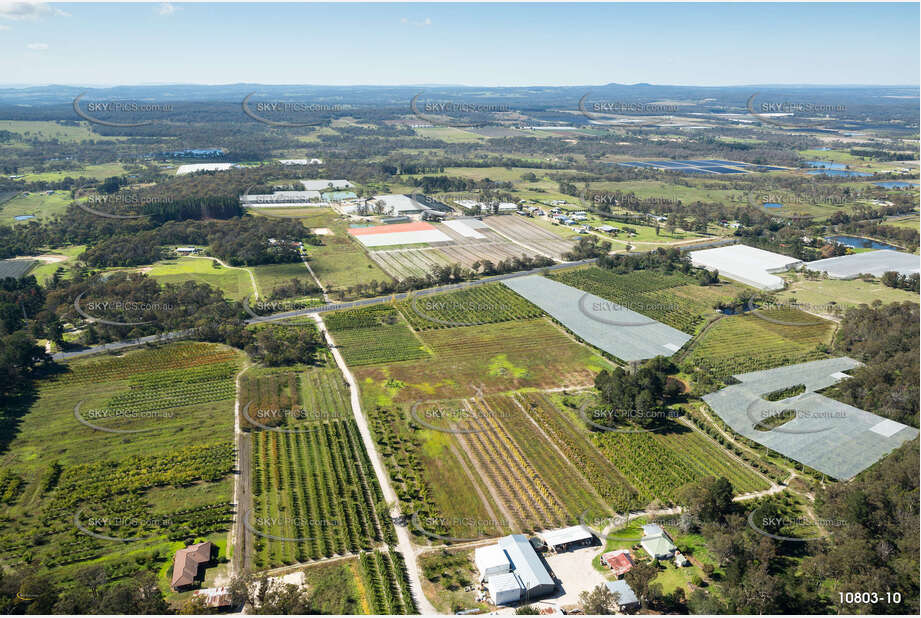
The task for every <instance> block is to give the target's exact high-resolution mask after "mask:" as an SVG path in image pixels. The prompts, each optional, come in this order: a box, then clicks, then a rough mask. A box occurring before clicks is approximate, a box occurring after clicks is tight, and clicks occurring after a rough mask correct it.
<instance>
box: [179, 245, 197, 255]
mask: <svg viewBox="0 0 921 618" xmlns="http://www.w3.org/2000/svg"><path fill="white" fill-rule="evenodd" d="M175 251H176V253H178V254H179V255H194V254H196V253H198V247H176V249H175Z"/></svg>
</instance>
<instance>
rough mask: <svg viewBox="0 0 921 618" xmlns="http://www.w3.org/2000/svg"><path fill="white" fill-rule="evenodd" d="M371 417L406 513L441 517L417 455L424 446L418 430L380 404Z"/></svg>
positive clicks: (441, 530) (443, 531)
mask: <svg viewBox="0 0 921 618" xmlns="http://www.w3.org/2000/svg"><path fill="white" fill-rule="evenodd" d="M369 420H370V425H371V430H372V432H373V434H374V439H375V442H377V445H378V452H379V453H380V455H381V457H382V459H383V460H384V465H385V466H386V467H387V471H388V473H389V475H390V479H391V482H392V483H393V489H394V491H395V492H396V494H397V498H399V500H400V508H401V510H402V511H403V513H404V514H405V515H406V516H407V517H412V516H414V515H415V516H417V517H419V518H421V519H423V520H427V521H438V518H439V516H440V515H441V513H439V511H438V507H437V506H436V504H435V500H434V499H433V498H432V491H431V488H430V487H429V485H428V482H427V480H426V469H425V466H424V465H423V463H422V460H421V459H420V458H419V456H418V455H417V453H418V451H419V449H420V448H421V446H422V441H421V440H420V439H419V438H418V433H417V432H415V431H404V430H403V429H404V419H403V417H402V415H401V414H400V413H399V412H398V411H396V410H394V409H393V408H389V407H382V406H376V407H375V408H374V409H373V410H371V411H370V414H369ZM410 429H411V430H412V429H416V430H418V429H421V426H418V425H413V426H411V427H410ZM430 528H431V531H432V532H435V533H437V534H447V533H448V530H446V529H444V528H442V527H438V526H430Z"/></svg>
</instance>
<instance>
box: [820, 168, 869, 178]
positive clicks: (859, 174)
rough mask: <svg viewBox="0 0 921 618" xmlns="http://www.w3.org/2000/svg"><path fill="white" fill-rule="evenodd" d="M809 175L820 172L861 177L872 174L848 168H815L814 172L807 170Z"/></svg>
mask: <svg viewBox="0 0 921 618" xmlns="http://www.w3.org/2000/svg"><path fill="white" fill-rule="evenodd" d="M809 173H810V174H811V175H813V176H815V175H817V174H821V175H822V176H847V177H862V176H872V175H873V174H868V173H867V172H852V171H850V170H815V171H814V172H809Z"/></svg>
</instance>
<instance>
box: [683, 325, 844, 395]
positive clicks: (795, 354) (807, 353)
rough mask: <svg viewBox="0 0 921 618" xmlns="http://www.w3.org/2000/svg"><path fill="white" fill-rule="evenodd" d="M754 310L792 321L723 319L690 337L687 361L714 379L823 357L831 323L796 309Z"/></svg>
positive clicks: (829, 337) (830, 330)
mask: <svg viewBox="0 0 921 618" xmlns="http://www.w3.org/2000/svg"><path fill="white" fill-rule="evenodd" d="M758 313H759V314H763V315H765V316H766V317H768V318H770V319H774V320H780V321H784V322H790V323H794V324H797V325H795V326H788V325H781V324H776V323H773V322H769V321H767V320H763V319H761V318H759V317H757V316H756V315H736V316H729V317H725V318H722V319H720V320H719V321H717V322H715V323H714V324H713V326H712V327H710V328H709V329H708V330H707V331H706V332H704V333H703V334H702V335H701V336H700V338H699V339H697V340H696V341H694V342H693V344H692V347H691V348H690V353H689V355H688V357H687V358H686V364H688V365H690V366H693V367H697V368H699V369H700V370H701V371H703V372H705V373H707V374H708V376H709V377H710V378H711V379H713V380H723V379H725V378H726V377H728V376H730V375H733V374H737V373H745V372H749V371H758V370H761V369H771V368H774V367H781V366H784V365H792V364H794V363H803V362H806V361H811V360H818V359H821V358H826V357H827V356H828V353H827V351H826V350H827V346H828V344H829V343H830V342H831V336H832V333H833V332H834V330H835V324H834V322H829V321H828V320H823V319H821V318H818V317H816V316H813V315H810V314H807V313H803V312H802V311H798V310H795V309H786V308H781V309H772V310H769V311H759V312H758ZM800 324H802V325H800Z"/></svg>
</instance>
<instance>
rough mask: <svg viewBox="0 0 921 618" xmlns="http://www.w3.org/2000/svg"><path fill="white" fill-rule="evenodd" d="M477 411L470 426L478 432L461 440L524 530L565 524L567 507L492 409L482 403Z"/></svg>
mask: <svg viewBox="0 0 921 618" xmlns="http://www.w3.org/2000/svg"><path fill="white" fill-rule="evenodd" d="M480 405H484V404H480ZM479 412H480V414H477V415H475V416H474V417H473V426H474V428H475V429H477V430H478V431H475V432H473V433H469V434H465V435H464V436H463V440H464V442H466V444H467V445H468V447H469V453H470V454H471V456H472V457H474V458H475V459H476V460H477V461H479V464H480V468H481V469H483V470H485V471H486V476H487V479H488V480H489V481H490V483H491V484H492V486H493V488H494V489H495V491H496V493H497V494H498V495H499V496H500V497H501V498H502V501H503V502H504V503H505V505H506V507H508V508H509V510H511V511H512V512H513V513H515V515H516V517H517V518H518V520H519V522H520V524H521V525H522V527H523V528H525V529H530V530H538V529H540V528H543V527H555V526H559V525H561V524H562V523H565V522H566V520H567V519H568V517H567V515H568V514H567V513H566V508H565V507H564V506H563V504H562V503H561V502H560V500H559V499H558V498H557V497H556V495H554V493H553V492H552V491H551V490H550V488H549V487H548V486H547V484H546V483H545V482H544V481H543V479H542V478H541V477H540V475H539V474H538V473H537V471H536V470H535V469H534V467H533V466H532V465H531V463H530V462H529V461H528V460H527V459H526V458H525V456H524V454H523V453H522V452H521V449H520V448H519V447H518V445H517V444H516V443H515V441H514V440H512V438H511V436H509V434H508V432H507V431H506V430H505V429H504V428H503V427H502V426H501V425H499V423H498V422H497V421H496V419H495V412H493V411H491V410H489V409H488V408H486V407H485V406H484V407H481V408H480V410H479Z"/></svg>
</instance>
